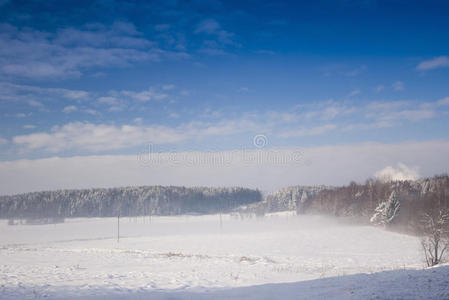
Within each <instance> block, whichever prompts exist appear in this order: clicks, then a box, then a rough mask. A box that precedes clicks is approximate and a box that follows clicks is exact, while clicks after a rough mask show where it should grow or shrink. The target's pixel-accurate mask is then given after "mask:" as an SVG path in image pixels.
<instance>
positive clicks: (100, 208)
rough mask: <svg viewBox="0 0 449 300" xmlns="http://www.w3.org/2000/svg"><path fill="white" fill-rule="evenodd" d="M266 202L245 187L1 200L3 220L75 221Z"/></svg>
mask: <svg viewBox="0 0 449 300" xmlns="http://www.w3.org/2000/svg"><path fill="white" fill-rule="evenodd" d="M261 200H262V194H261V193H260V191H258V190H251V189H247V188H241V187H223V188H210V187H192V188H187V187H178V186H140V187H123V188H94V189H81V190H59V191H45V192H34V193H26V194H19V195H12V196H0V218H4V219H6V218H8V219H11V218H16V219H19V218H20V219H22V218H23V219H36V218H73V217H113V216H118V215H121V216H147V215H179V214H209V213H218V212H229V211H231V210H232V209H234V208H235V207H237V206H240V205H247V204H250V203H254V202H258V201H261Z"/></svg>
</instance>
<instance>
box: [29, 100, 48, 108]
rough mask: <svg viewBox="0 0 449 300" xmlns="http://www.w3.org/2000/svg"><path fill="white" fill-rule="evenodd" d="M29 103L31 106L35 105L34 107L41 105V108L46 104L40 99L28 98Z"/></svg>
mask: <svg viewBox="0 0 449 300" xmlns="http://www.w3.org/2000/svg"><path fill="white" fill-rule="evenodd" d="M28 104H29V105H30V106H34V107H40V108H42V107H44V105H43V104H42V103H40V102H39V101H36V100H28Z"/></svg>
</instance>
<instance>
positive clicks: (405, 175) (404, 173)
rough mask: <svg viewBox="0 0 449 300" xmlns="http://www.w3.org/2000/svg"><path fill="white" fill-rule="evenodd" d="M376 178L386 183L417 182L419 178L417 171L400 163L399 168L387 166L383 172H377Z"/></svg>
mask: <svg viewBox="0 0 449 300" xmlns="http://www.w3.org/2000/svg"><path fill="white" fill-rule="evenodd" d="M374 176H375V177H376V178H377V179H380V180H384V181H397V180H401V181H403V180H416V179H418V178H419V173H418V170H417V169H412V168H409V167H407V166H406V165H405V164H403V163H401V162H399V163H398V164H397V168H394V167H392V166H387V167H385V168H383V169H382V170H379V171H377V172H376V173H375V174H374Z"/></svg>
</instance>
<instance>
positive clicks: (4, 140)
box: [0, 137, 8, 146]
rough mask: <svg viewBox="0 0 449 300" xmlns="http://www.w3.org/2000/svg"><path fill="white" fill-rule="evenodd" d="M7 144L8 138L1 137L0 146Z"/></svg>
mask: <svg viewBox="0 0 449 300" xmlns="http://www.w3.org/2000/svg"><path fill="white" fill-rule="evenodd" d="M6 144H8V140H7V139H4V138H2V137H0V146H4V145H6Z"/></svg>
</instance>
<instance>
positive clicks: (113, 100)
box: [98, 96, 119, 105]
mask: <svg viewBox="0 0 449 300" xmlns="http://www.w3.org/2000/svg"><path fill="white" fill-rule="evenodd" d="M98 102H100V103H104V104H109V105H115V104H118V102H119V100H118V99H117V98H115V97H109V96H106V97H100V98H98Z"/></svg>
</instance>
